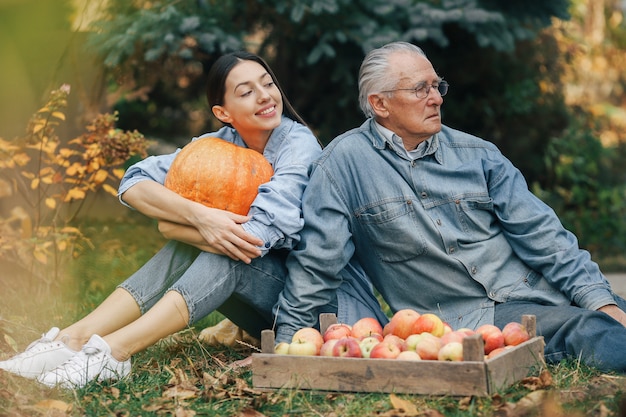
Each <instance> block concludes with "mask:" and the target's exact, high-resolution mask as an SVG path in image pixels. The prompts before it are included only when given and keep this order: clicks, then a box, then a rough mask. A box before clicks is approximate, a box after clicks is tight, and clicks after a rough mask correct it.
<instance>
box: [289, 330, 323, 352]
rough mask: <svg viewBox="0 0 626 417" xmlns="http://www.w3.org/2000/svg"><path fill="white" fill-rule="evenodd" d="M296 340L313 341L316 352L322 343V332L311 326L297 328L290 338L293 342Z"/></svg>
mask: <svg viewBox="0 0 626 417" xmlns="http://www.w3.org/2000/svg"><path fill="white" fill-rule="evenodd" d="M296 340H307V341H309V342H311V343H313V344H314V345H315V347H316V350H317V352H318V353H319V351H320V348H321V347H322V345H323V344H324V338H323V337H322V334H321V333H320V332H319V331H318V330H317V329H314V328H313V327H303V328H302V329H299V330H298V331H297V332H295V333H294V334H293V336H292V338H291V341H292V342H295V341H296Z"/></svg>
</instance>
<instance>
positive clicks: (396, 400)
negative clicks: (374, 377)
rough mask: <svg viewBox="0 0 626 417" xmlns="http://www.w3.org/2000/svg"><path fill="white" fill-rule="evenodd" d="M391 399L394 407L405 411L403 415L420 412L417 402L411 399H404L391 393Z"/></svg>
mask: <svg viewBox="0 0 626 417" xmlns="http://www.w3.org/2000/svg"><path fill="white" fill-rule="evenodd" d="M389 401H391V405H392V406H393V408H394V409H396V410H402V411H404V414H403V415H406V416H417V415H418V414H419V412H418V410H417V407H416V406H415V404H413V403H412V402H410V401H406V400H403V399H402V398H400V397H398V396H397V395H395V394H390V395H389Z"/></svg>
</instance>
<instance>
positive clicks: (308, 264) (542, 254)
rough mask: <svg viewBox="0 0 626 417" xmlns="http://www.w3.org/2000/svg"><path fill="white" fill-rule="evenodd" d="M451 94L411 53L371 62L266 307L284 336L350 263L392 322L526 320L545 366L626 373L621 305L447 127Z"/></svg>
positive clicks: (507, 168)
mask: <svg viewBox="0 0 626 417" xmlns="http://www.w3.org/2000/svg"><path fill="white" fill-rule="evenodd" d="M447 91H448V84H447V82H446V81H444V80H443V79H442V78H441V76H440V75H439V74H437V72H436V71H435V70H434V68H433V66H432V64H431V62H430V61H429V60H428V58H427V57H426V56H425V54H424V53H423V51H422V50H421V49H419V48H418V47H416V46H414V45H411V44H409V43H404V42H395V43H391V44H388V45H386V46H383V47H382V48H379V49H376V50H373V51H371V52H370V53H369V54H368V55H367V57H366V58H365V60H364V61H363V63H362V66H361V70H360V74H359V101H360V105H361V108H362V110H363V112H364V113H365V115H366V116H367V117H368V119H367V120H366V121H365V123H363V124H362V125H361V126H360V127H359V128H356V129H353V130H351V131H349V132H346V133H345V134H343V135H341V136H339V137H337V138H336V139H335V140H334V141H333V142H332V143H331V144H330V145H329V146H328V147H327V148H326V149H325V151H324V153H323V154H322V156H321V157H320V158H319V159H318V161H317V162H316V164H314V166H313V170H312V174H311V181H310V183H309V185H308V188H307V189H306V191H305V196H304V200H303V210H304V211H303V213H304V220H305V229H304V231H303V233H302V241H301V244H300V245H299V247H298V248H297V250H296V251H294V252H293V253H292V254H291V255H290V257H289V259H288V268H289V279H288V281H287V283H286V286H285V288H284V290H283V292H282V294H281V296H280V298H279V301H278V303H277V305H276V307H275V309H274V311H275V313H276V314H277V315H278V318H277V337H278V339H279V340H281V339H287V338H289V336H290V335H291V334H292V333H293V332H294V331H295V330H296V328H297V327H304V326H309V325H311V324H312V323H315V318H316V314H317V312H318V308H319V307H320V306H322V305H325V304H326V303H327V302H328V300H329V299H330V297H331V296H332V294H333V293H334V290H335V289H336V288H337V287H338V286H339V285H340V284H341V277H340V275H339V271H341V269H342V268H343V267H344V266H345V265H346V264H347V263H349V262H351V260H354V261H358V263H360V264H361V265H362V267H363V269H364V270H365V272H366V273H367V274H368V275H369V277H370V279H371V280H372V283H373V284H374V286H375V287H376V289H377V290H378V291H379V292H380V293H381V295H382V296H383V298H384V299H385V301H386V302H387V303H388V304H389V306H390V307H391V309H392V311H394V312H395V311H398V310H400V309H404V308H412V309H414V310H417V311H418V312H420V313H426V312H431V313H435V314H438V315H439V316H440V317H441V318H442V319H443V320H445V321H446V322H448V323H449V324H450V325H451V326H452V327H453V328H459V327H470V328H476V327H477V326H479V325H482V324H485V323H490V324H495V325H497V326H499V327H503V326H504V324H506V323H508V322H509V321H519V320H520V318H521V315H522V314H534V315H536V317H537V330H538V332H539V333H540V334H541V335H543V336H544V338H545V341H546V351H545V353H546V359H547V360H548V361H552V362H554V361H559V360H561V359H563V358H566V357H574V358H578V357H580V358H581V359H582V360H583V361H584V362H585V363H587V364H590V365H595V366H598V367H599V368H601V369H604V370H617V371H626V351H625V350H624V349H623V348H622V347H624V346H626V328H625V327H624V324H625V323H626V314H625V313H624V310H625V309H626V301H624V300H623V299H621V298H619V297H618V296H616V295H615V294H613V292H612V291H611V288H610V286H609V283H608V282H607V280H606V279H605V277H604V276H603V275H602V273H601V272H600V270H599V268H598V265H597V264H596V263H594V262H593V261H592V260H591V258H590V256H589V253H588V252H586V251H584V250H581V249H580V248H579V246H578V241H577V239H576V237H575V236H574V235H573V234H572V233H570V232H569V231H567V230H565V229H564V228H563V227H562V225H561V223H560V221H559V219H558V218H557V216H556V215H555V213H554V212H553V210H552V209H550V208H549V207H548V206H546V205H545V204H544V203H543V202H542V201H540V200H539V199H538V198H537V197H535V196H534V195H533V194H532V193H531V192H530V191H529V190H528V187H527V184H526V181H525V180H524V178H523V177H522V175H521V173H520V172H519V170H517V169H516V168H515V167H514V166H513V165H512V164H511V162H510V161H509V160H508V159H506V158H505V157H504V156H503V155H502V154H501V153H500V152H499V150H498V149H497V148H496V146H494V145H493V144H492V143H489V142H487V141H484V140H482V139H479V138H477V137H474V136H471V135H469V134H466V133H463V132H460V131H457V130H454V129H451V128H449V127H447V126H443V125H442V122H441V105H442V104H443V96H445V95H446V93H447ZM618 346H619V347H620V348H616V347H618Z"/></svg>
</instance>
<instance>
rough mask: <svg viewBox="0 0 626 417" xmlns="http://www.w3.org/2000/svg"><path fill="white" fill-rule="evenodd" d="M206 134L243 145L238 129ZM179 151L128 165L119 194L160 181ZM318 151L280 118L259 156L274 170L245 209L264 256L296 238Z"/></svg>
mask: <svg viewBox="0 0 626 417" xmlns="http://www.w3.org/2000/svg"><path fill="white" fill-rule="evenodd" d="M206 136H215V137H219V138H222V139H224V140H226V141H228V142H231V143H234V144H235V145H237V146H242V147H247V145H246V144H245V142H244V141H243V139H242V138H241V136H240V135H239V133H238V132H237V131H236V130H235V129H233V128H231V127H226V126H225V127H223V128H221V129H220V130H218V131H217V132H212V133H206V134H204V135H202V136H199V137H197V138H193V139H192V140H197V139H200V138H203V137H206ZM178 152H180V149H177V150H176V151H175V152H174V153H171V154H168V155H158V156H150V157H148V158H146V159H144V160H142V161H140V162H138V163H136V164H134V165H133V166H131V167H130V168H129V169H128V170H127V171H126V173H125V175H124V177H123V178H122V181H121V184H120V187H119V190H118V196H119V198H120V201H121V202H122V203H123V204H125V205H127V206H128V204H126V203H125V202H124V201H123V200H122V197H121V196H122V194H123V193H124V192H125V191H126V190H128V189H129V188H130V187H132V186H133V185H135V184H136V183H138V182H139V181H145V180H152V181H156V182H158V183H161V184H163V182H164V181H165V176H166V174H167V171H168V169H169V167H170V165H171V163H172V161H173V160H174V158H175V157H176V155H177V154H178ZM320 153H321V146H320V144H319V142H318V141H317V139H316V138H315V136H314V135H313V133H312V132H311V131H310V130H309V128H307V127H305V126H303V125H301V124H299V123H297V122H295V121H293V120H291V119H289V118H287V117H283V119H282V122H281V124H280V126H279V127H277V128H276V129H274V131H273V132H272V134H271V136H270V138H269V141H268V142H267V145H266V146H265V149H264V150H263V156H264V157H265V159H267V160H268V161H269V163H270V164H271V165H272V167H273V169H274V175H273V176H272V178H271V180H270V181H269V182H267V183H265V184H262V185H261V186H260V187H259V193H258V195H257V197H256V198H255V199H254V201H253V203H252V206H251V208H250V211H249V213H248V215H249V216H251V219H250V220H249V221H248V222H246V223H244V224H243V225H242V226H243V228H244V229H245V230H246V231H247V232H249V233H251V234H253V235H255V236H257V237H259V238H261V239H263V241H264V242H265V245H264V246H265V247H264V248H262V250H263V254H264V255H265V254H266V253H267V251H268V250H269V249H270V248H275V249H291V248H293V246H295V244H296V243H297V242H298V241H299V240H300V234H299V233H300V230H301V229H302V226H303V224H304V223H303V220H302V212H301V203H302V200H301V198H302V193H303V191H304V188H305V186H306V185H307V183H308V180H309V175H308V174H309V172H308V171H309V168H310V165H311V163H312V161H314V160H315V159H316V158H317V157H318V156H319V155H320Z"/></svg>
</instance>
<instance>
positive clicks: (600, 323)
mask: <svg viewBox="0 0 626 417" xmlns="http://www.w3.org/2000/svg"><path fill="white" fill-rule="evenodd" d="M615 303H616V304H617V305H618V307H620V308H621V309H622V310H624V311H626V301H625V300H624V299H623V298H621V297H619V296H617V295H615ZM524 314H533V315H535V316H536V319H537V335H538V336H543V337H544V340H545V342H546V349H545V357H546V361H547V362H551V363H555V362H559V361H561V360H562V359H564V358H567V357H569V358H571V359H574V360H577V359H578V358H580V360H581V362H582V363H585V364H587V365H590V366H594V367H597V368H599V369H600V370H602V371H618V372H626V327H624V326H623V325H622V324H621V323H619V322H618V321H616V320H614V319H613V318H611V317H610V316H609V315H608V314H605V313H602V312H600V311H592V310H587V309H583V308H580V307H576V306H569V305H565V306H546V305H540V304H535V303H528V302H521V301H512V302H506V303H501V304H497V305H496V311H495V323H494V324H495V325H496V326H498V327H500V328H502V327H504V325H505V324H506V323H508V322H511V321H517V322H519V321H521V318H522V315H524Z"/></svg>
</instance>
